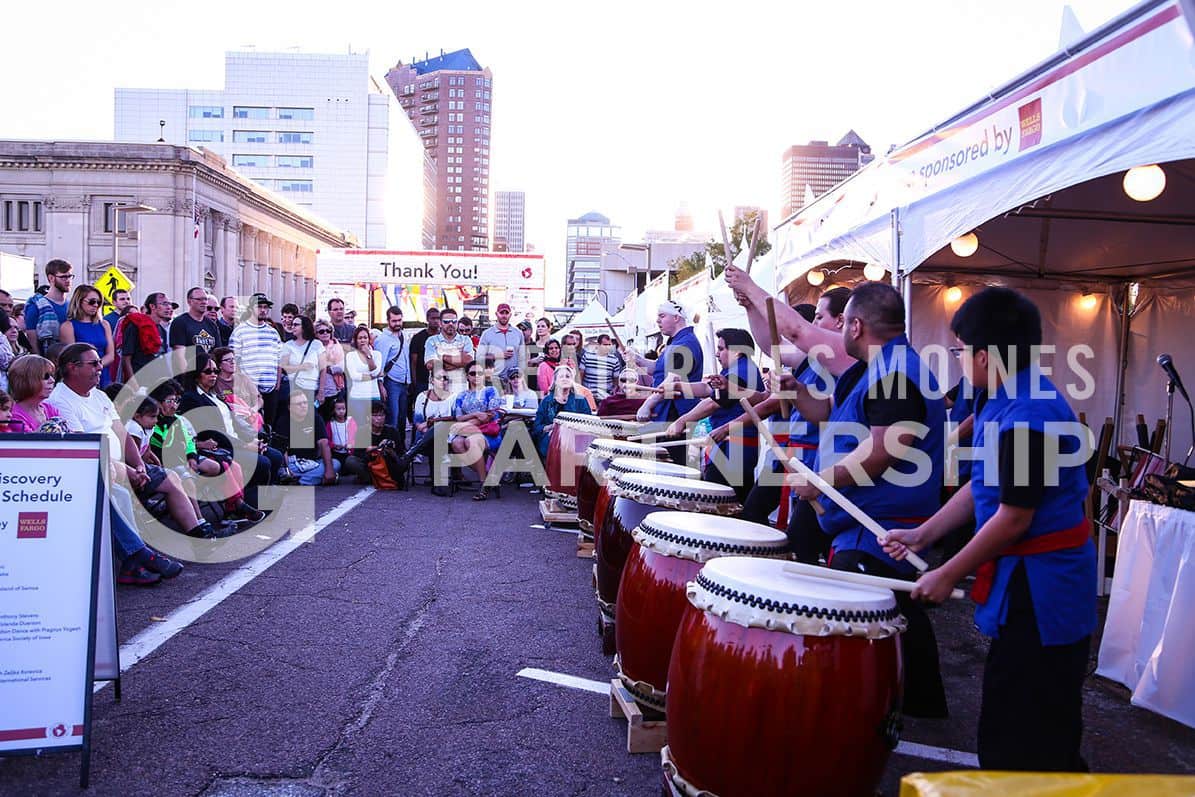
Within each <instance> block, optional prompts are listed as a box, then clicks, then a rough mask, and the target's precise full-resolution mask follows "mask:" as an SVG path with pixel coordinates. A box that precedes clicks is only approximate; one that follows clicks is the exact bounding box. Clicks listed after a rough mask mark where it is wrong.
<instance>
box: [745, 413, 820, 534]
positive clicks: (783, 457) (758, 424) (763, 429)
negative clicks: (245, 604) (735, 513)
mask: <svg viewBox="0 0 1195 797" xmlns="http://www.w3.org/2000/svg"><path fill="white" fill-rule="evenodd" d="M739 403H740V404H742V405H743V410H744V411H745V412H746V413H747V415H748V416H749V417H750V418H751V422H752V423H753V424H755V429H756V431H758V432H759V436H760V438H761V439H762V440H763V441H764V443H765V444H766V445H767V447H768V448H770V449H771V450H772V455H773V456H775V457H776V459H778V460H779V461H780V462H782V463H783V464H784V466H785V467H788V459H789V457H788V454H787V453H786V452H785V450H784V449H783V448H781V447H780V444H779V443H777V442H776V438H775V437H772V432H771V430H769V429H768V427H767V425H766V424H765V423H764V422H763V421H762V420H760V418H759V413H757V412H756V411H755V407H753V406H752V405H751V402H750V401H748V400H747V399H746V397H744V398H742V399H739ZM790 470H791V468H790ZM807 503H808V504H809V506H811V507H812V508H813V511H814V513H815V514H818V515H824V514H826V510H825V508H824V507H822V505H821V504H819V503H818V502H817V501H808V502H807Z"/></svg>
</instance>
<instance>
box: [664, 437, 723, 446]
mask: <svg viewBox="0 0 1195 797" xmlns="http://www.w3.org/2000/svg"><path fill="white" fill-rule="evenodd" d="M709 441H710V439H709V438H708V437H694V438H692V439H691V440H670V441H668V442H667V443H654V444H653V445H656V446H658V447H660V448H675V447H676V446H703V445H705V444H706V443H708V442H709Z"/></svg>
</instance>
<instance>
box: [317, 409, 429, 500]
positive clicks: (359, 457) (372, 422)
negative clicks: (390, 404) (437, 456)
mask: <svg viewBox="0 0 1195 797" xmlns="http://www.w3.org/2000/svg"><path fill="white" fill-rule="evenodd" d="M329 436H331V435H329ZM350 439H351V438H350ZM382 447H387V448H390V449H392V450H395V451H397V450H399V449H400V446H399V441H398V430H397V429H395V428H394V427H393V426H387V425H386V405H385V404H383V403H382V402H380V401H375V402H374V403H373V404H372V405H371V406H370V408H369V445H367V446H365V447H364V448H355V449H353V450H352V452H351V453H350V454H349V455H348V456H347V457H346V458H345V459H344V462H342V463H341V465H340V474H341V475H342V476H344V475H346V474H352V475H353V476H356V478H357V483H358V484H369V483H370V482H371V481H372V478H371V477H370V473H369V455H370V454H371V453H373V452H374V451H377V450H378V449H379V448H382ZM333 456H335V452H333ZM407 465H408V466H409V465H410V460H407Z"/></svg>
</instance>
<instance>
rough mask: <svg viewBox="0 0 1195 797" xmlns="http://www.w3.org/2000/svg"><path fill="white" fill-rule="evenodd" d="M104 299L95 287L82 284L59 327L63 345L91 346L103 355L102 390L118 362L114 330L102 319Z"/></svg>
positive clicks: (101, 360)
mask: <svg viewBox="0 0 1195 797" xmlns="http://www.w3.org/2000/svg"><path fill="white" fill-rule="evenodd" d="M103 305H104V297H103V296H102V295H101V294H100V291H99V289H98V288H96V287H94V286H92V285H80V286H79V287H77V288H75V292H74V294H73V295H72V296H71V303H70V307H69V308H68V309H67V312H66V315H67V320H66V322H65V323H64V324H62V326H60V327H59V328H58V334H59V337H60V341H59V342H61V343H66V344H68V345H69V344H71V343H90V344H91V345H92V346H93V347H94V348H95V350H96V351H98V352H99V353H100V362H101V363H102V365H103V370H102V371H101V372H100V387H101V388H104V387H107V386H108V383H109V382H110V381H111V378H110V376H109V370H108V368H109V366H110V365H112V363H113V362H114V361H115V360H116V355H115V348H114V347H113V345H112V328H111V327H110V326H108V322H107V321H105V320H104V319H103V318H101V317H100V308H101V307H103Z"/></svg>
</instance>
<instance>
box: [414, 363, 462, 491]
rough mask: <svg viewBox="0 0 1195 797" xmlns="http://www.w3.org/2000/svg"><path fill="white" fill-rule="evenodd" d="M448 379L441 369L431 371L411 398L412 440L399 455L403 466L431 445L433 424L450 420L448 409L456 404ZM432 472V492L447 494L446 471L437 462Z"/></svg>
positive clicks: (432, 442) (450, 415) (429, 449)
mask: <svg viewBox="0 0 1195 797" xmlns="http://www.w3.org/2000/svg"><path fill="white" fill-rule="evenodd" d="M451 385H452V382H451V380H450V379H449V377H448V374H447V372H445V371H434V372H432V374H431V376H430V384H429V385H428V388H427V390H425V391H423V392H422V393H420V394H419V395H418V396H416V397H415V402H414V404H413V405H412V409H411V417H412V419H413V420H412V423H413V424H414V430H415V442H414V443H413V444H412V445H411V447H410V448H409V449H407V451H406V453H405V454H404V455H403V460H404V463H403V464H404V465H407V466H410V464H411V463H412V462H414V461H415V460H416V459H417V458H419V457H423V456H426V455H427V454H428V453H430V452H431V451H432V447H433V445H434V444H435V434H434V429H435V425H436V424H437V423H449V422H451V421H452V420H453V417H452V408H453V405H454V404H455V403H456V394H455V393H453V392H452V387H451ZM434 467H435V468H436V471H435V473H434V474H433V479H432V481H433V482H434V486H433V487H432V495H438V496H447V495H448V487H447V486H446V484H447V482H448V478H447V471H446V470H444V469H443V468H442V464H441V463H439V462H437V463H435V465H434Z"/></svg>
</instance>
